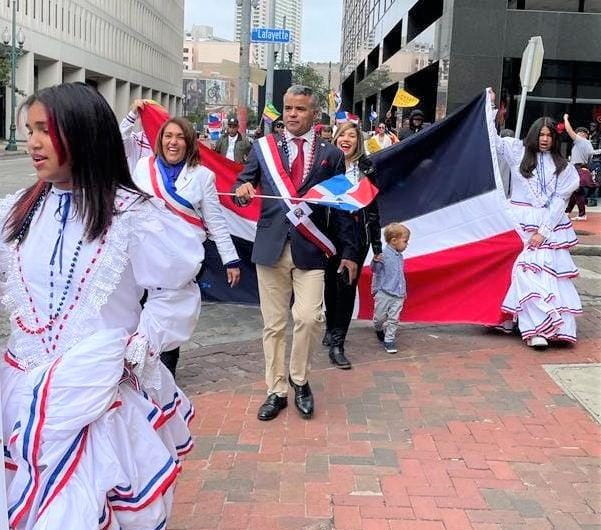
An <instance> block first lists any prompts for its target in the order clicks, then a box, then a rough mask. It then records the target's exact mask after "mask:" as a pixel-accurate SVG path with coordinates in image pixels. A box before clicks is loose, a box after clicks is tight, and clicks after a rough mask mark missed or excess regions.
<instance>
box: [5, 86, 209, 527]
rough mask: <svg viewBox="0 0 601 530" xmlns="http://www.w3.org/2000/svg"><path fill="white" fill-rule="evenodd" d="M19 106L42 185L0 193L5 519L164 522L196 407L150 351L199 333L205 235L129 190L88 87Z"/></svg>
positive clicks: (53, 523) (63, 89)
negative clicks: (7, 329) (5, 318)
mask: <svg viewBox="0 0 601 530" xmlns="http://www.w3.org/2000/svg"><path fill="white" fill-rule="evenodd" d="M23 108H24V110H25V111H26V114H27V116H26V125H27V129H28V133H29V138H28V150H29V152H30V154H31V157H32V160H33V165H34V168H35V170H36V172H37V174H38V178H39V180H38V182H37V183H36V184H35V185H33V186H31V187H30V188H28V189H26V190H25V191H23V192H19V193H17V194H16V195H14V196H11V197H7V198H5V199H4V200H2V202H1V204H0V215H1V217H2V243H1V245H0V271H1V272H2V280H3V281H2V284H1V287H2V294H3V298H2V301H3V303H4V304H5V306H6V308H7V309H8V311H9V312H10V323H11V334H10V338H9V341H8V345H7V349H6V351H5V352H4V354H3V359H2V361H1V362H0V392H1V402H2V420H3V421H2V431H3V439H4V441H5V444H6V445H5V447H4V458H5V469H6V478H7V499H8V507H9V508H8V509H9V512H8V513H9V519H10V527H11V529H15V530H32V529H35V530H56V529H58V528H65V529H66V528H69V529H71V528H72V529H75V528H77V529H78V530H96V529H98V528H102V529H111V530H112V529H117V528H120V529H122V530H126V529H132V530H133V529H141V528H144V529H160V528H165V526H166V519H167V517H168V516H169V513H170V509H171V504H172V495H173V488H174V485H175V479H176V477H177V474H178V472H179V470H180V468H181V461H180V459H181V458H182V456H183V455H184V454H185V453H186V452H187V451H189V450H190V448H191V438H190V432H189V430H188V427H187V424H188V422H189V421H190V419H191V417H192V414H193V410H192V407H191V404H190V402H189V401H188V400H187V398H186V397H185V395H184V394H183V393H182V391H181V390H179V389H178V388H177V387H176V386H175V383H174V380H173V377H172V376H171V374H170V373H169V372H168V370H167V369H166V368H165V367H164V366H163V365H162V364H161V363H160V362H159V355H158V354H159V352H160V351H162V350H163V349H166V348H173V347H175V346H178V345H179V344H181V343H182V342H183V341H185V340H187V339H188V338H189V337H190V335H191V333H192V330H193V329H194V326H195V324H196V321H197V318H198V313H199V311H200V294H199V290H198V286H197V285H196V284H195V283H194V277H195V275H196V273H197V271H198V266H199V263H200V261H201V257H202V244H201V242H200V241H199V239H198V237H197V235H196V234H195V233H194V230H192V229H191V228H190V227H189V226H188V225H187V224H186V223H184V222H183V221H181V219H179V218H178V217H177V216H175V215H173V214H171V213H170V212H169V211H167V210H166V208H165V206H164V205H163V203H162V202H161V201H157V200H156V199H152V198H150V197H148V196H147V195H146V194H144V193H143V192H141V191H140V190H139V189H138V188H137V187H136V186H135V184H134V183H133V181H132V180H131V177H130V174H129V170H128V167H127V161H126V158H125V153H124V149H123V144H122V141H121V137H120V134H119V128H118V124H117V121H116V119H115V116H114V114H113V113H112V111H111V109H110V107H109V105H108V104H107V103H106V101H105V100H104V99H103V98H102V96H100V95H99V94H98V92H96V91H95V90H94V89H93V88H91V87H88V86H86V85H84V84H81V83H74V84H63V85H59V86H55V87H50V88H46V89H43V90H41V91H40V92H39V93H37V94H35V95H33V96H30V97H29V98H28V99H27V100H26V101H25V103H24V107H23ZM144 290H147V291H148V300H147V302H146V305H145V306H144V309H142V308H141V307H140V304H139V300H140V297H141V296H142V293H143V291H144Z"/></svg>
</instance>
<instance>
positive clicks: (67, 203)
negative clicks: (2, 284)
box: [48, 192, 83, 342]
mask: <svg viewBox="0 0 601 530" xmlns="http://www.w3.org/2000/svg"><path fill="white" fill-rule="evenodd" d="M70 208H71V193H70V192H67V193H61V194H59V204H58V208H57V209H56V212H55V214H54V215H55V218H56V220H57V221H58V222H59V223H60V226H59V230H58V237H57V239H56V243H55V244H54V251H53V252H52V257H51V258H50V263H49V269H48V273H49V280H48V283H49V290H48V318H49V319H50V321H55V320H56V319H57V318H58V317H59V315H60V314H61V313H62V311H63V309H64V308H65V301H66V300H67V295H68V294H69V291H70V290H71V286H72V285H73V274H74V272H75V266H76V265H77V260H78V258H79V253H80V251H81V246H82V244H83V240H82V239H80V240H79V241H78V242H77V245H75V251H74V253H73V257H72V258H71V263H70V264H69V269H68V272H67V278H66V280H65V285H64V286H63V291H62V294H61V297H60V300H59V302H58V304H57V306H56V310H55V308H54V303H55V299H56V298H57V297H56V296H55V295H56V293H55V287H56V277H57V274H56V270H55V263H56V259H55V258H56V255H57V252H58V256H59V259H58V261H59V270H58V274H59V275H60V276H62V274H63V243H64V238H65V228H66V225H67V221H68V220H69V213H70ZM48 331H49V332H50V334H49V335H48V341H49V342H52V335H51V332H52V327H51V328H50V329H49V330H48Z"/></svg>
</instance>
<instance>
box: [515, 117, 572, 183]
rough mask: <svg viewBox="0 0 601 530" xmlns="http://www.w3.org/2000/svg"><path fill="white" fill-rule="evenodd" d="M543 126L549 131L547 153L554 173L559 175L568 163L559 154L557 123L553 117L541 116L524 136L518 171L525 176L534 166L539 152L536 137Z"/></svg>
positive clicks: (530, 173)
mask: <svg viewBox="0 0 601 530" xmlns="http://www.w3.org/2000/svg"><path fill="white" fill-rule="evenodd" d="M543 127H547V128H548V129H549V131H551V140H552V142H551V149H550V150H549V154H550V155H551V157H552V158H553V162H554V163H555V175H559V174H560V173H561V172H562V171H563V170H564V169H565V168H566V167H567V165H568V161H567V160H566V159H565V158H564V157H563V156H562V155H561V153H560V151H559V134H558V132H557V124H556V123H555V121H554V120H553V118H549V117H548V116H543V117H542V118H539V119H538V120H536V121H535V122H534V123H533V124H532V125H531V126H530V129H528V134H527V135H526V137H525V138H524V147H525V148H526V149H525V151H524V157H523V158H522V162H521V163H520V173H521V174H522V175H523V176H524V177H526V178H530V177H532V172H533V171H534V168H535V167H536V155H537V154H538V152H539V149H538V138H539V136H540V131H541V129H542V128H543Z"/></svg>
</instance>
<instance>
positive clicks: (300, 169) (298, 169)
mask: <svg viewBox="0 0 601 530" xmlns="http://www.w3.org/2000/svg"><path fill="white" fill-rule="evenodd" d="M292 141H293V142H294V143H295V144H296V158H295V159H294V161H293V162H292V166H291V167H290V180H291V181H292V185H293V186H294V187H295V188H296V189H297V190H298V189H299V188H300V187H301V185H302V183H303V175H304V173H305V150H304V149H303V145H304V143H305V139H304V138H292Z"/></svg>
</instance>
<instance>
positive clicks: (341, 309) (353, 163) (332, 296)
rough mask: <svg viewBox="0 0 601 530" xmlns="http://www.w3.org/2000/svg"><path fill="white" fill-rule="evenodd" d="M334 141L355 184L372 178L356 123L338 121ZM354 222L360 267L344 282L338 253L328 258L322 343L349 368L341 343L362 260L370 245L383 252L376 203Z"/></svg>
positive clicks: (334, 361) (333, 358) (372, 169)
mask: <svg viewBox="0 0 601 530" xmlns="http://www.w3.org/2000/svg"><path fill="white" fill-rule="evenodd" d="M334 145H335V146H336V147H338V149H340V150H341V151H342V152H343V153H344V163H345V167H346V176H347V178H348V179H349V180H350V181H351V182H353V184H357V183H358V182H359V181H360V180H361V179H364V178H369V179H370V180H371V181H372V182H373V181H374V180H375V167H374V165H373V163H372V162H371V160H369V158H367V157H366V156H365V152H364V149H363V140H362V136H361V131H360V130H359V126H358V125H357V124H355V123H352V122H346V123H343V124H342V125H340V127H338V129H337V130H336V134H335V135H334ZM353 215H354V216H355V218H356V220H357V222H356V225H355V228H356V235H355V238H356V240H357V242H358V246H359V262H358V263H359V270H358V273H357V276H356V278H355V279H354V280H353V281H351V282H347V281H346V279H345V278H343V277H342V276H341V275H340V273H339V272H338V270H339V268H340V257H339V256H332V257H331V258H330V259H329V260H328V266H327V268H326V274H325V290H324V303H325V311H326V332H325V336H324V338H323V341H322V344H323V345H324V346H328V347H329V356H330V361H331V362H332V364H334V365H335V366H336V367H337V368H341V369H343V370H348V369H349V368H351V362H350V361H349V360H348V358H347V357H346V355H345V351H344V343H345V340H346V334H347V333H348V329H349V326H350V323H351V318H352V316H353V308H354V305H355V293H356V290H357V283H358V282H359V277H360V275H361V270H362V268H363V262H364V261H365V257H366V256H367V253H368V251H369V248H370V246H371V248H372V250H373V253H374V255H376V256H379V255H380V254H381V253H382V243H381V241H380V238H381V234H380V231H381V230H380V216H379V215H378V206H377V203H376V202H375V201H372V202H371V203H370V204H369V205H368V206H367V207H365V208H362V209H361V210H359V211H357V212H354V213H353Z"/></svg>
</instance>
